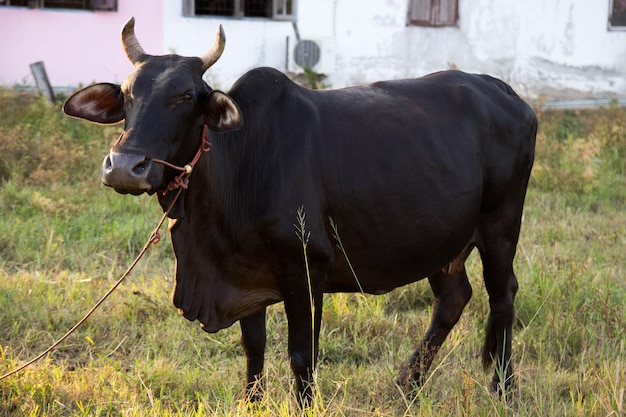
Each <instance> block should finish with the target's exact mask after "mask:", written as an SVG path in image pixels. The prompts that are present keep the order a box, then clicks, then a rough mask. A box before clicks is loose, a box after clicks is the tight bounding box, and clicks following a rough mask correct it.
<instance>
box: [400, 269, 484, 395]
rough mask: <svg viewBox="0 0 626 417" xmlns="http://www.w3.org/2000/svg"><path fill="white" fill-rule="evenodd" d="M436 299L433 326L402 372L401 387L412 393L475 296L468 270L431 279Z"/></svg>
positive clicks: (429, 279)
mask: <svg viewBox="0 0 626 417" xmlns="http://www.w3.org/2000/svg"><path fill="white" fill-rule="evenodd" d="M428 281H429V282H430V286H431V288H432V290H433V294H434V295H435V300H434V302H433V313H432V318H431V322H430V326H429V327H428V330H427V331H426V335H425V336H424V338H423V339H422V342H421V343H420V344H419V346H418V348H417V349H416V350H415V353H413V356H412V357H411V360H410V362H409V366H408V367H407V368H406V369H404V370H403V371H402V373H401V374H400V377H399V379H398V384H399V385H400V386H401V387H403V388H404V389H405V390H410V389H411V388H412V387H413V386H415V385H416V384H417V385H419V384H421V383H423V382H424V381H423V378H424V377H425V375H426V372H427V371H428V369H429V368H430V365H431V364H432V362H433V358H434V357H435V355H436V354H437V351H439V348H440V347H441V345H442V344H443V341H444V340H445V339H446V337H447V336H448V333H450V330H452V328H453V327H454V325H455V324H456V323H457V322H458V321H459V318H460V317H461V313H462V312H463V308H464V307H465V305H466V304H467V302H468V301H469V299H470V298H471V296H472V287H471V285H470V283H469V281H468V279H467V274H466V272H465V268H464V267H463V268H461V270H460V271H457V272H455V273H453V274H447V273H445V272H443V271H441V272H438V273H436V274H434V275H433V276H431V277H429V278H428Z"/></svg>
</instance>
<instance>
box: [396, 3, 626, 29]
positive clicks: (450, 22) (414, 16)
mask: <svg viewBox="0 0 626 417" xmlns="http://www.w3.org/2000/svg"><path fill="white" fill-rule="evenodd" d="M616 1H618V0H616ZM458 11H459V2H458V0H409V10H408V14H407V24H408V25H414V26H433V27H438V26H456V25H457V22H458V20H459V12H458Z"/></svg>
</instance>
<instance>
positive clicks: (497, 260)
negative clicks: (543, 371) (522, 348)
mask: <svg viewBox="0 0 626 417" xmlns="http://www.w3.org/2000/svg"><path fill="white" fill-rule="evenodd" d="M508 213H519V215H518V216H515V215H513V214H509V215H507V211H505V210H503V211H502V212H500V213H498V214H497V215H494V216H487V217H486V218H485V219H484V220H483V221H482V224H481V233H480V239H479V243H478V245H477V246H478V250H479V252H480V256H481V259H482V263H483V277H484V280H485V288H486V289H487V293H488V294H489V307H490V313H489V319H488V321H487V328H486V330H485V345H484V346H483V353H482V359H483V366H484V367H485V369H487V368H488V367H489V366H490V365H491V363H492V362H493V361H494V360H495V363H496V370H495V372H494V376H493V380H492V383H491V388H492V389H493V390H494V391H496V392H498V393H502V392H503V391H506V390H507V389H508V388H509V387H510V385H511V384H512V382H513V378H512V375H513V367H512V365H511V340H512V337H513V329H512V328H513V319H514V314H515V310H514V306H513V302H514V300H515V294H516V293H517V278H516V276H515V274H514V272H513V258H514V257H515V251H516V247H517V240H518V236H519V231H520V222H521V210H512V211H509V212H508ZM506 219H509V221H508V222H507V221H506Z"/></svg>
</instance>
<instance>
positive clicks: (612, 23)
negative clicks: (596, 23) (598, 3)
mask: <svg viewBox="0 0 626 417" xmlns="http://www.w3.org/2000/svg"><path fill="white" fill-rule="evenodd" d="M610 4H611V7H610V9H609V29H613V30H626V0H611V2H610Z"/></svg>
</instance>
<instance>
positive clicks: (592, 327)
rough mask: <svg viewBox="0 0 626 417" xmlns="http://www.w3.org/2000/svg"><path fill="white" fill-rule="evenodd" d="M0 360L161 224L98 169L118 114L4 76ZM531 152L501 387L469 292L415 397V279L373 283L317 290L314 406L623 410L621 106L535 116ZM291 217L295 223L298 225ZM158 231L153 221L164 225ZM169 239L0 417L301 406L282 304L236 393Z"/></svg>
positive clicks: (481, 315)
mask: <svg viewBox="0 0 626 417" xmlns="http://www.w3.org/2000/svg"><path fill="white" fill-rule="evenodd" d="M0 109H1V111H0V374H3V373H5V372H8V371H10V370H12V369H14V368H15V367H17V366H19V365H20V364H21V363H24V362H25V361H27V360H29V359H30V358H32V357H34V356H36V355H37V354H39V353H40V352H41V351H43V350H44V349H45V348H47V347H48V346H49V345H50V344H51V343H52V342H53V341H54V340H56V339H57V338H58V337H60V336H61V335H62V334H64V333H65V332H66V331H67V330H68V329H69V328H70V327H71V326H72V325H73V324H74V323H75V322H76V321H77V320H78V319H79V318H80V317H82V315H83V314H84V312H86V311H87V310H88V309H89V308H90V307H91V306H92V305H93V303H94V302H95V301H96V300H97V299H98V298H100V296H101V295H102V294H104V292H105V291H106V290H108V288H109V287H110V286H111V285H112V284H113V283H114V281H115V280H116V279H117V278H118V277H119V275H120V274H121V273H122V272H123V270H124V269H125V268H126V267H127V265H128V264H129V263H130V262H131V260H132V259H133V258H134V256H135V255H136V253H137V252H138V251H139V250H140V249H141V247H142V246H143V244H144V243H145V241H146V239H147V238H148V236H149V234H150V232H151V230H152V228H153V227H154V225H155V224H156V222H157V221H158V219H159V217H160V215H161V211H160V209H159V206H158V204H157V203H156V201H154V200H153V198H149V197H138V198H131V197H124V196H121V195H118V194H116V193H114V192H113V191H112V190H110V189H105V187H103V186H102V185H100V183H99V167H100V163H101V160H102V157H103V155H104V153H105V152H106V151H107V150H108V147H109V144H110V143H111V142H112V140H114V139H115V138H116V136H117V134H119V129H120V127H119V126H117V127H100V126H91V125H88V124H87V123H84V122H80V121H75V120H70V119H68V118H65V117H63V116H62V115H61V113H60V110H59V109H58V108H56V107H54V108H50V107H48V106H46V105H45V104H43V103H42V102H41V101H39V100H37V99H33V98H31V97H28V96H21V95H16V94H15V93H13V92H10V91H7V90H0ZM538 115H539V118H540V132H539V136H538V144H537V157H536V164H535V169H534V172H533V177H532V180H531V185H530V189H529V193H528V197H527V203H526V211H525V214H524V222H523V230H522V236H521V239H520V245H519V249H518V256H517V259H516V271H517V275H518V279H519V282H520V290H519V293H518V296H517V299H516V311H517V319H516V322H515V328H514V332H515V334H514V337H515V338H514V340H513V349H514V351H513V360H514V365H515V371H516V374H517V380H518V384H517V387H516V389H515V391H514V392H512V393H511V398H509V399H506V400H504V399H499V398H497V397H495V396H493V395H492V394H490V393H489V392H488V389H487V388H486V387H487V386H488V383H489V382H490V380H491V375H490V373H488V374H486V373H484V372H483V370H482V368H481V365H480V360H479V354H480V347H481V345H482V341H483V334H484V332H483V328H484V325H485V322H486V319H487V312H488V300H487V296H486V292H485V290H484V286H483V283H482V278H481V265H480V262H479V260H478V256H477V255H476V254H473V255H472V256H471V257H470V259H469V260H468V273H469V275H470V278H471V282H472V286H473V288H474V296H473V298H472V300H471V301H470V303H469V304H468V306H467V307H466V310H465V313H464V315H463V317H462V318H461V321H460V322H459V324H458V325H457V326H456V328H455V329H454V330H453V332H452V333H451V334H450V336H449V338H448V340H447V341H446V343H445V344H444V346H443V348H442V350H441V352H440V354H439V355H438V357H437V358H436V362H435V364H434V365H433V368H432V372H431V375H430V378H429V379H428V380H427V382H426V384H425V385H424V387H423V389H422V390H421V391H419V392H418V393H417V395H416V397H415V398H413V399H411V398H407V397H405V396H404V395H403V394H402V393H401V392H400V390H399V389H398V388H397V386H396V385H395V384H394V379H395V376H396V374H397V372H398V370H399V369H400V367H401V366H402V365H403V364H404V363H405V362H406V361H407V360H408V358H409V356H410V354H411V353H412V351H413V349H414V347H415V346H416V344H417V342H418V341H419V339H420V338H421V336H422V335H423V333H424V332H425V330H426V328H427V326H428V323H429V316H430V304H431V301H432V297H431V293H430V289H429V287H428V284H427V282H419V283H416V284H413V285H410V286H407V287H403V288H400V289H397V290H396V291H394V292H392V293H390V294H388V295H385V296H378V297H375V296H363V295H359V294H351V295H347V294H336V295H332V296H326V297H325V300H324V316H323V324H322V331H321V337H320V341H321V342H320V344H321V347H320V366H319V367H318V372H317V388H318V389H317V395H316V399H315V401H314V402H313V406H312V408H311V409H309V410H307V411H306V414H309V415H315V416H317V415H320V416H321V415H325V416H326V415H327V416H475V415H478V416H620V415H622V416H623V415H626V398H625V397H626V394H625V390H626V333H625V330H624V329H626V262H625V261H624V253H625V248H626V110H625V109H619V108H616V107H615V108H614V107H610V108H607V109H603V110H599V111H575V112H574V111H566V112H546V111H541V110H540V109H539V110H538ZM294 223H296V219H294ZM165 234H166V233H165V230H163V235H165ZM173 265H174V262H173V255H172V253H171V249H170V246H169V241H168V239H167V238H164V240H163V241H162V242H161V243H160V244H159V245H157V246H155V247H153V248H151V249H150V251H149V252H148V255H147V257H146V258H145V259H144V260H143V261H142V262H141V263H140V264H139V266H138V268H137V269H136V270H135V272H134V273H133V274H132V275H131V277H130V278H129V279H128V280H127V281H126V282H125V283H124V284H123V285H122V286H121V287H120V289H119V290H118V291H117V292H115V293H114V294H113V295H112V297H111V298H110V299H109V300H108V301H107V302H106V303H105V304H104V305H103V306H102V308H101V309H99V310H98V311H97V312H96V313H95V315H94V316H93V317H91V318H90V319H89V320H88V321H87V323H86V324H85V325H84V326H83V327H81V328H80V329H79V330H78V331H77V332H76V333H75V334H74V335H73V336H71V337H70V338H69V339H68V340H67V341H66V342H65V343H64V344H62V345H61V346H60V347H59V348H58V349H57V350H55V351H54V352H53V353H51V354H50V355H49V356H48V357H46V358H44V359H43V360H42V361H40V362H38V363H36V364H35V365H33V366H32V367H30V368H28V369H26V370H25V371H23V372H22V373H20V374H18V375H15V376H12V377H9V378H7V379H5V380H3V381H0V416H22V415H24V416H231V415H249V416H288V415H292V414H294V413H296V412H297V407H296V404H295V401H294V395H293V391H292V376H291V372H290V370H289V361H288V357H287V346H286V340H287V328H286V318H285V315H284V313H283V311H282V307H281V305H277V306H274V307H272V308H270V313H269V316H268V320H269V322H268V331H269V334H268V349H267V355H266V357H267V360H266V374H267V393H266V395H265V397H264V399H263V401H262V402H261V403H260V404H257V405H254V406H250V405H248V404H247V403H246V402H245V401H242V398H243V397H242V391H243V381H244V375H245V359H244V356H243V353H242V350H241V348H240V347H239V336H240V335H239V328H238V326H233V327H232V328H230V329H227V330H225V331H221V332H219V333H217V334H213V335H210V334H207V333H205V332H203V331H202V330H201V329H200V328H199V326H198V325H197V323H190V322H188V321H186V320H185V319H183V318H182V317H180V316H179V315H178V314H177V312H176V310H175V308H174V307H173V306H172V304H171V301H170V296H171V291H172V288H173Z"/></svg>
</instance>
